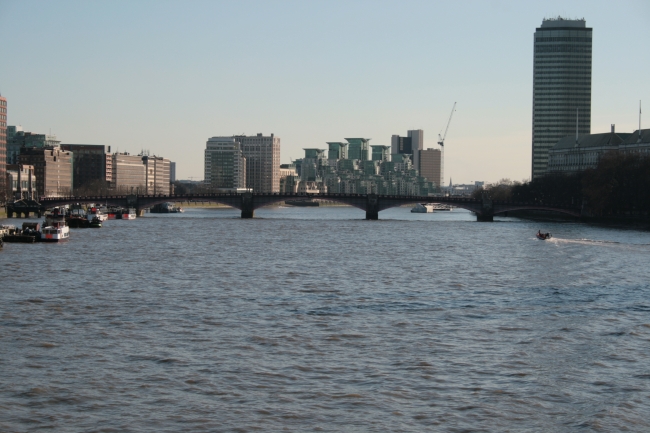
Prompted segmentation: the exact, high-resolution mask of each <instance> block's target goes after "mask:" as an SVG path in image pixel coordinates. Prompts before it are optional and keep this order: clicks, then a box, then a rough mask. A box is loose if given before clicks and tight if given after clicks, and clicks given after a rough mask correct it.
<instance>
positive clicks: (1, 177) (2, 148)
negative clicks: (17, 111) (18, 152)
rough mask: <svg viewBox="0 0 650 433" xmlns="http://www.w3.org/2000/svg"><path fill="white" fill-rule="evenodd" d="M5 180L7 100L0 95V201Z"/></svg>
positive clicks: (4, 188)
mask: <svg viewBox="0 0 650 433" xmlns="http://www.w3.org/2000/svg"><path fill="white" fill-rule="evenodd" d="M6 180H7V98H4V97H3V96H2V95H0V200H4V198H5V194H6V191H7V189H6V185H5V182H6Z"/></svg>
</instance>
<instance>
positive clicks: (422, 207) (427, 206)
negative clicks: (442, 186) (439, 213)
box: [411, 203, 433, 213]
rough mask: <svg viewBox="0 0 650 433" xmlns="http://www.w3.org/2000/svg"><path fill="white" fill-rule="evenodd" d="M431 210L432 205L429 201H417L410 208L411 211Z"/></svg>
mask: <svg viewBox="0 0 650 433" xmlns="http://www.w3.org/2000/svg"><path fill="white" fill-rule="evenodd" d="M432 212H433V205H432V204H431V203H417V204H416V205H415V206H414V207H413V209H411V213H432Z"/></svg>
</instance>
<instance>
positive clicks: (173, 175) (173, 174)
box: [169, 161, 176, 183]
mask: <svg viewBox="0 0 650 433" xmlns="http://www.w3.org/2000/svg"><path fill="white" fill-rule="evenodd" d="M174 182H176V163H175V162H174V161H172V162H170V163H169V183H174Z"/></svg>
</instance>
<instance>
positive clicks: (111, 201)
mask: <svg viewBox="0 0 650 433" xmlns="http://www.w3.org/2000/svg"><path fill="white" fill-rule="evenodd" d="M301 199H312V200H329V201H336V202H340V203H344V204H347V205H350V206H354V207H356V208H359V209H361V210H363V211H365V212H366V219H368V220H376V219H378V218H379V212H381V211H382V210H385V209H388V208H391V207H396V206H402V205H405V204H410V203H440V204H449V205H452V206H454V207H459V208H463V209H467V210H470V211H472V212H474V213H475V214H476V218H477V220H478V221H492V220H493V217H494V215H498V214H502V213H505V212H509V211H516V210H545V211H553V212H558V213H563V214H567V215H571V216H574V217H579V216H580V214H581V210H580V208H579V207H577V206H571V207H567V206H560V205H552V204H544V203H524V202H502V201H493V200H490V199H489V198H487V197H484V198H482V199H474V198H463V197H429V196H401V195H377V194H284V193H241V194H234V193H233V194H230V193H225V194H224V193H212V194H183V195H116V196H89V197H52V198H41V200H40V205H41V207H42V209H46V208H51V207H55V206H61V205H66V204H74V203H80V204H83V203H103V204H106V205H113V206H122V207H132V208H136V209H137V211H138V215H139V216H142V215H143V213H144V210H145V209H147V208H150V207H152V206H154V205H156V204H159V203H165V202H176V201H211V202H216V203H221V204H225V205H228V206H232V207H234V208H237V209H239V210H241V217H242V218H252V217H253V215H254V213H255V209H259V208H261V207H264V206H268V205H271V204H274V203H278V202H283V201H286V200H301ZM10 209H11V208H10V206H9V205H8V206H7V212H8V214H9V216H11V214H10V213H9V212H13V210H10ZM16 212H18V210H16Z"/></svg>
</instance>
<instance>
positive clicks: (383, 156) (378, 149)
mask: <svg viewBox="0 0 650 433" xmlns="http://www.w3.org/2000/svg"><path fill="white" fill-rule="evenodd" d="M370 147H371V148H372V160H373V161H390V150H391V147H390V146H381V145H372V146H370Z"/></svg>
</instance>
